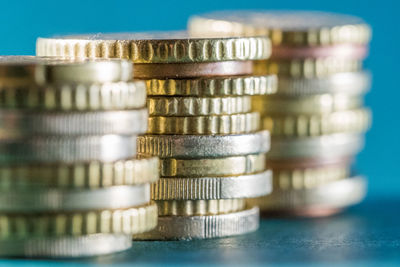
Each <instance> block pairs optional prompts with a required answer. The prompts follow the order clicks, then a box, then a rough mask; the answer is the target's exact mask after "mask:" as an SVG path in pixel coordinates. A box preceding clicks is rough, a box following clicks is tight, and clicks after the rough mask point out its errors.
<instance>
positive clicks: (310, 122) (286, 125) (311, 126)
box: [262, 108, 371, 137]
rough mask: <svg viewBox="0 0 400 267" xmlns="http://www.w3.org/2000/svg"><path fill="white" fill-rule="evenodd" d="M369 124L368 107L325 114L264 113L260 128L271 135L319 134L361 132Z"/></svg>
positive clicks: (369, 114) (369, 113)
mask: <svg viewBox="0 0 400 267" xmlns="http://www.w3.org/2000/svg"><path fill="white" fill-rule="evenodd" d="M370 124H371V112H370V110H369V109H365V108H361V109H353V110H346V111H336V112H333V113H327V114H300V115H295V114H290V115H282V114H278V115H265V116H263V117H262V128H263V129H266V130H269V131H270V132H271V135H272V136H285V137H293V136H298V137H300V136H304V137H305V136H319V135H325V134H333V133H361V132H365V131H366V130H367V129H368V128H369V127H370Z"/></svg>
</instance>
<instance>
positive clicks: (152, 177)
mask: <svg viewBox="0 0 400 267" xmlns="http://www.w3.org/2000/svg"><path fill="white" fill-rule="evenodd" d="M131 79H132V63H131V62H129V61H125V60H90V61H89V60H88V61H81V62H72V61H68V60H62V59H50V58H41V57H29V56H9V57H0V106H1V113H0V122H1V127H0V129H1V130H0V131H1V141H0V151H1V153H0V161H1V165H0V190H1V194H0V210H1V215H0V235H1V238H0V255H3V256H26V257H83V256H95V255H103V254H108V253H112V252H118V251H122V250H125V249H128V248H130V247H131V244H132V235H133V234H137V233H142V232H145V231H149V230H151V229H153V228H154V227H155V226H156V224H157V206H156V205H155V204H151V203H150V183H151V182H155V181H156V180H157V179H158V178H159V174H158V165H159V161H158V158H156V157H147V158H137V157H136V156H135V155H136V136H137V135H138V134H142V133H145V132H146V130H147V119H148V113H147V110H146V108H145V104H146V88H145V84H144V83H143V82H140V81H138V82H134V81H132V80H131Z"/></svg>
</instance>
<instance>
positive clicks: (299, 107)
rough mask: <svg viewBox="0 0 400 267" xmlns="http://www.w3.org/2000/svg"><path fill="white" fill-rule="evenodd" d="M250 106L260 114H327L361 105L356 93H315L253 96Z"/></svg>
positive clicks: (360, 98)
mask: <svg viewBox="0 0 400 267" xmlns="http://www.w3.org/2000/svg"><path fill="white" fill-rule="evenodd" d="M252 104H253V105H252V107H253V110H254V111H258V112H260V113H261V115H264V114H265V115H269V114H285V115H290V114H295V115H298V114H302V115H303V114H321V113H323V114H327V113H332V112H335V111H345V110H350V109H357V108H360V107H361V106H362V105H363V99H362V97H361V96H358V95H348V94H345V93H343V94H316V95H312V96H310V95H308V96H295V97H289V96H255V97H253V103H252Z"/></svg>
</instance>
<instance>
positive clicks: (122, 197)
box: [0, 184, 150, 213]
mask: <svg viewBox="0 0 400 267" xmlns="http://www.w3.org/2000/svg"><path fill="white" fill-rule="evenodd" d="M148 202H150V185H149V184H143V185H136V186H113V187H110V188H101V189H92V190H61V189H42V190H39V189H35V190H32V189H26V190H12V189H10V190H8V191H2V192H0V211H1V212H26V213H31V212H49V211H82V210H101V209H122V208H129V207H134V206H140V205H144V204H146V203H148Z"/></svg>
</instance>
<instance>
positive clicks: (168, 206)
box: [155, 199, 246, 216]
mask: <svg viewBox="0 0 400 267" xmlns="http://www.w3.org/2000/svg"><path fill="white" fill-rule="evenodd" d="M155 202H156V204H157V206H158V216H206V215H218V214H223V213H229V212H236V211H240V210H243V209H244V208H245V206H246V201H245V200H244V199H217V200H216V199H213V200H162V201H155Z"/></svg>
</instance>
